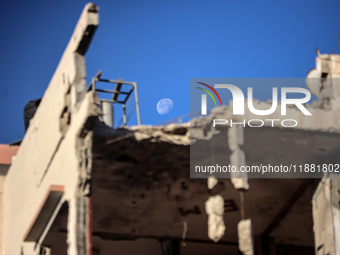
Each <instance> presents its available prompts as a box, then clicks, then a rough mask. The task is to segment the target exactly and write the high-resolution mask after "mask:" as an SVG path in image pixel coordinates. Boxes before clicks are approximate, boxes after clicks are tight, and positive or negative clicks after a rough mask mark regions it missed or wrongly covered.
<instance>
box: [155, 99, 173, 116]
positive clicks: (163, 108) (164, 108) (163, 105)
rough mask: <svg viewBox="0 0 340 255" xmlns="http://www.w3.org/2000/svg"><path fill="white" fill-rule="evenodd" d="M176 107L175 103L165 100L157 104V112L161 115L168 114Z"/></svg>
mask: <svg viewBox="0 0 340 255" xmlns="http://www.w3.org/2000/svg"><path fill="white" fill-rule="evenodd" d="M173 106H174V102H172V100H171V99H170V98H163V99H161V100H159V101H158V103H157V112H158V113H159V114H161V115H164V114H167V113H168V112H170V111H171V109H172V107H173Z"/></svg>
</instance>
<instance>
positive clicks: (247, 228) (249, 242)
mask: <svg viewBox="0 0 340 255" xmlns="http://www.w3.org/2000/svg"><path fill="white" fill-rule="evenodd" d="M237 231H238V245H239V250H240V251H241V252H242V253H243V254H244V255H253V254H254V237H253V227H252V224H251V220H250V219H246V220H241V221H240V222H239V223H238V225H237Z"/></svg>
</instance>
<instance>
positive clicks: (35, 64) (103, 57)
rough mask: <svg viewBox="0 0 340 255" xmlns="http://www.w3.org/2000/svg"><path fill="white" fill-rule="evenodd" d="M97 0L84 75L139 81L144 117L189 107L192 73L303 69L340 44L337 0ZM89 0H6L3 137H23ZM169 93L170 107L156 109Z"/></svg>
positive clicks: (291, 73)
mask: <svg viewBox="0 0 340 255" xmlns="http://www.w3.org/2000/svg"><path fill="white" fill-rule="evenodd" d="M94 3H95V4H96V5H98V6H99V7H100V25H99V27H98V29H97V32H96V34H95V37H94V39H93V41H92V44H91V46H90V48H89V50H88V52H87V54H86V62H87V75H88V79H90V78H91V77H93V76H94V75H95V74H96V73H97V71H98V70H102V72H103V75H102V77H103V78H110V79H118V78H123V79H124V80H127V81H136V82H137V83H138V86H139V94H140V101H141V117H142V123H143V124H153V125H154V124H159V123H162V122H165V121H167V120H169V119H173V118H175V117H178V116H182V115H186V114H188V113H189V112H190V104H189V102H190V94H189V91H190V89H189V85H190V78H196V77H221V78H226V77H234V78H251V77H277V78H280V77H305V76H306V74H307V72H308V71H309V70H310V69H311V68H314V66H315V48H319V49H320V51H321V53H330V52H331V51H332V49H333V48H334V46H335V45H336V43H337V42H339V39H337V38H334V37H332V35H340V27H339V25H340V15H339V10H340V1H338V0H337V1H335V0H334V1H333V0H332V1H314V0H309V1H296V0H294V1H272V0H271V1H250V0H244V1H235V0H232V1H226V0H224V1H217V0H211V1H202V0H192V1H191V0H187V1H185V0H182V1H178V0H173V1H165V0H158V1H156V0H134V1H132V0H125V1H96V2H94ZM85 4H86V1H75V0H71V1H65V0H59V1H46V0H45V1H35V0H32V1H2V15H1V16H0V21H1V22H0V24H1V25H0V26H1V41H0V46H1V47H0V52H1V55H0V74H1V76H0V77H1V85H0V118H1V126H0V131H1V132H0V143H10V142H13V141H15V140H19V139H21V138H22V137H23V136H24V122H23V113H22V111H23V108H24V106H25V104H26V103H27V102H28V101H29V100H32V99H35V98H39V97H41V96H42V95H43V93H44V91H45V89H46V87H47V86H48V83H49V81H50V79H51V77H52V75H53V73H54V71H55V69H56V67H57V64H58V62H59V60H60V58H61V55H62V53H63V51H64V49H65V47H66V45H67V43H68V40H69V38H70V36H71V34H72V32H73V29H74V26H75V24H76V22H77V20H78V18H79V15H80V13H81V11H82V9H83V7H84V5H85ZM339 52H340V48H339V49H337V51H336V52H335V53H339ZM257 91H261V88H257ZM259 95H260V96H258V98H259V99H262V100H265V99H267V98H265V96H262V97H261V93H260V94H259ZM264 95H265V93H264ZM165 97H167V98H171V99H172V100H173V101H174V107H173V109H172V111H171V112H170V113H168V114H166V115H159V114H158V113H157V111H156V105H157V102H158V101H159V100H160V99H161V98H165ZM117 108H118V107H117ZM117 115H119V112H117ZM134 119H135V118H134V117H133V119H131V120H132V122H131V124H134V123H135V121H134Z"/></svg>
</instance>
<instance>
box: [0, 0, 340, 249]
mask: <svg viewBox="0 0 340 255" xmlns="http://www.w3.org/2000/svg"><path fill="white" fill-rule="evenodd" d="M98 15H99V8H98V7H97V6H95V5H93V4H88V5H86V6H85V8H84V10H83V12H82V14H81V17H80V19H79V21H78V24H77V25H76V27H75V30H74V33H73V35H72V37H71V39H70V41H69V44H68V45H67V47H66V49H65V52H64V54H63V56H62V58H61V60H60V63H59V65H58V67H57V70H56V71H55V73H54V75H53V77H52V79H51V82H50V84H49V86H48V88H47V90H46V92H45V94H44V96H43V98H42V100H41V102H40V104H39V107H38V109H37V111H36V113H35V115H34V117H33V118H32V120H31V121H30V125H29V127H28V129H27V132H26V134H25V137H24V139H23V141H22V143H21V145H20V148H19V147H17V146H16V147H10V146H8V145H1V146H0V151H1V154H0V167H1V168H0V170H1V179H0V180H1V181H0V188H1V194H0V195H1V196H0V201H1V207H0V208H1V210H0V228H1V230H2V232H1V234H0V249H1V250H0V253H1V254H9V255H12V254H22V255H33V254H34V255H37V254H58V255H59V254H60V255H62V254H69V255H85V254H86V255H90V254H93V255H99V254H100V255H106V254H137V253H138V254H167V255H170V254H172V255H174V254H183V255H185V254H208V253H214V254H240V251H239V249H241V250H242V251H243V253H244V254H274V255H275V254H277V255H281V254H330V255H333V254H334V255H335V254H340V236H339V235H340V213H339V212H340V210H339V206H340V205H339V197H340V194H339V189H340V182H339V178H338V177H336V178H321V179H303V178H300V179H249V180H248V181H249V191H248V192H246V193H245V194H243V197H242V199H244V201H243V202H241V199H240V194H239V191H238V190H237V189H235V183H234V182H231V180H230V179H218V180H216V182H215V183H214V185H215V186H214V185H212V186H214V188H213V187H212V186H210V187H208V186H207V180H206V179H192V178H190V171H189V169H190V132H194V131H195V130H196V131H197V129H201V128H202V127H206V128H207V130H208V129H209V123H208V122H207V118H209V117H207V118H200V119H198V120H195V121H193V122H192V123H191V125H189V123H187V124H172V125H167V126H142V125H139V126H135V127H130V128H120V129H113V128H112V127H110V118H108V119H109V120H107V119H105V116H104V117H102V116H101V115H102V113H103V111H104V113H105V110H104V109H102V107H101V105H102V104H101V103H100V100H99V99H98V96H97V93H96V90H95V89H93V87H92V88H91V87H90V88H87V85H86V79H85V78H86V69H85V58H84V55H85V53H86V51H87V49H88V47H89V45H90V41H91V39H92V37H93V36H94V34H95V30H96V28H97V26H98V22H99V21H98ZM317 71H318V73H319V74H320V73H322V75H324V74H328V75H333V77H337V76H339V75H340V61H339V56H336V55H320V56H318V58H317ZM313 75H316V73H313ZM95 79H97V80H100V77H99V76H98V77H96V78H95ZM123 82H124V81H117V82H116V84H120V83H123ZM131 84H132V85H133V84H135V83H133V82H132V83H131ZM311 86H314V85H311ZM116 88H117V87H116ZM339 88H340V87H339V86H338V87H336V86H334V85H329V86H326V85H325V86H323V87H322V88H321V89H319V90H316V92H315V93H318V95H319V98H318V99H319V100H318V101H317V103H315V104H314V105H312V106H310V107H311V108H310V109H312V111H313V118H312V122H313V123H310V122H309V123H306V122H303V121H302V122H301V124H300V125H299V126H297V127H296V128H294V129H289V130H284V129H280V128H269V127H268V128H266V127H264V128H263V129H262V131H261V132H259V130H258V129H244V130H243V131H242V134H241V135H237V136H240V137H241V138H240V139H242V141H244V144H243V146H242V150H243V152H244V154H245V155H246V161H247V164H248V163H249V164H254V165H256V164H259V163H268V162H270V163H272V164H274V165H275V164H279V163H280V161H282V160H287V161H289V162H290V163H293V164H301V163H303V162H305V161H306V160H309V159H313V160H319V161H320V162H324V161H327V160H338V158H339V153H340V147H339V145H340V136H339V131H340V106H339V105H338V100H339V98H340V95H339V96H338V93H339V92H338V91H339ZM116 92H117V90H116ZM312 92H313V91H312ZM134 93H136V91H135V92H134ZM258 104H259V105H258V108H260V107H261V105H262V106H264V107H265V106H266V105H265V104H266V103H264V102H258ZM229 109H230V107H221V108H216V109H214V110H213V111H212V113H211V114H212V115H211V116H219V115H221V114H222V113H223V114H225V112H228V111H229ZM248 117H249V118H250V116H248ZM301 118H303V117H301ZM320 119H323V120H326V121H324V122H321V121H320ZM193 123H194V124H195V125H193ZM111 126H112V125H111ZM196 135H197V133H196ZM214 137H215V138H214ZM195 138H196V139H198V140H199V139H200V136H199V135H197V136H195ZM211 139H216V140H218V138H217V136H215V135H212V138H211ZM277 144H279V146H276V145H277ZM291 144H294V150H292V146H291ZM320 144H321V145H322V146H320ZM232 150H233V149H232V148H231V149H230V151H232ZM338 161H339V160H338ZM214 192H215V193H214ZM215 194H219V195H220V196H221V197H222V198H223V208H222V209H223V215H221V218H222V219H223V220H224V224H225V230H224V229H223V233H224V235H223V236H222V237H221V238H220V239H219V240H218V242H216V243H215V242H213V241H212V240H211V239H210V238H209V236H208V224H207V221H208V215H207V213H206V208H205V204H206V201H207V200H208V199H209V198H210V197H211V196H212V195H215ZM219 209H221V208H219ZM242 214H243V215H242ZM244 217H245V218H247V219H251V222H252V226H253V231H254V233H253V237H254V239H253V240H252V242H253V243H248V244H243V245H245V246H242V247H241V245H240V243H239V233H238V223H239V222H240V220H241V219H242V218H244ZM248 234H249V233H248ZM249 247H250V248H249Z"/></svg>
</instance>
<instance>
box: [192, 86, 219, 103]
mask: <svg viewBox="0 0 340 255" xmlns="http://www.w3.org/2000/svg"><path fill="white" fill-rule="evenodd" d="M197 83H199V84H201V85H203V86H206V87H207V88H209V89H211V91H212V92H214V93H215V95H216V96H217V98H218V100H219V101H220V104H221V105H222V100H221V98H220V95H219V94H218V93H217V92H216V90H215V89H214V88H213V87H211V86H210V85H208V84H205V83H203V82H197ZM197 88H198V89H201V90H203V91H204V92H206V93H207V94H208V95H209V96H210V97H211V98H212V100H214V103H215V105H216V106H217V103H216V100H215V97H214V96H213V95H212V94H211V92H210V91H209V90H206V89H203V88H200V87H197Z"/></svg>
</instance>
